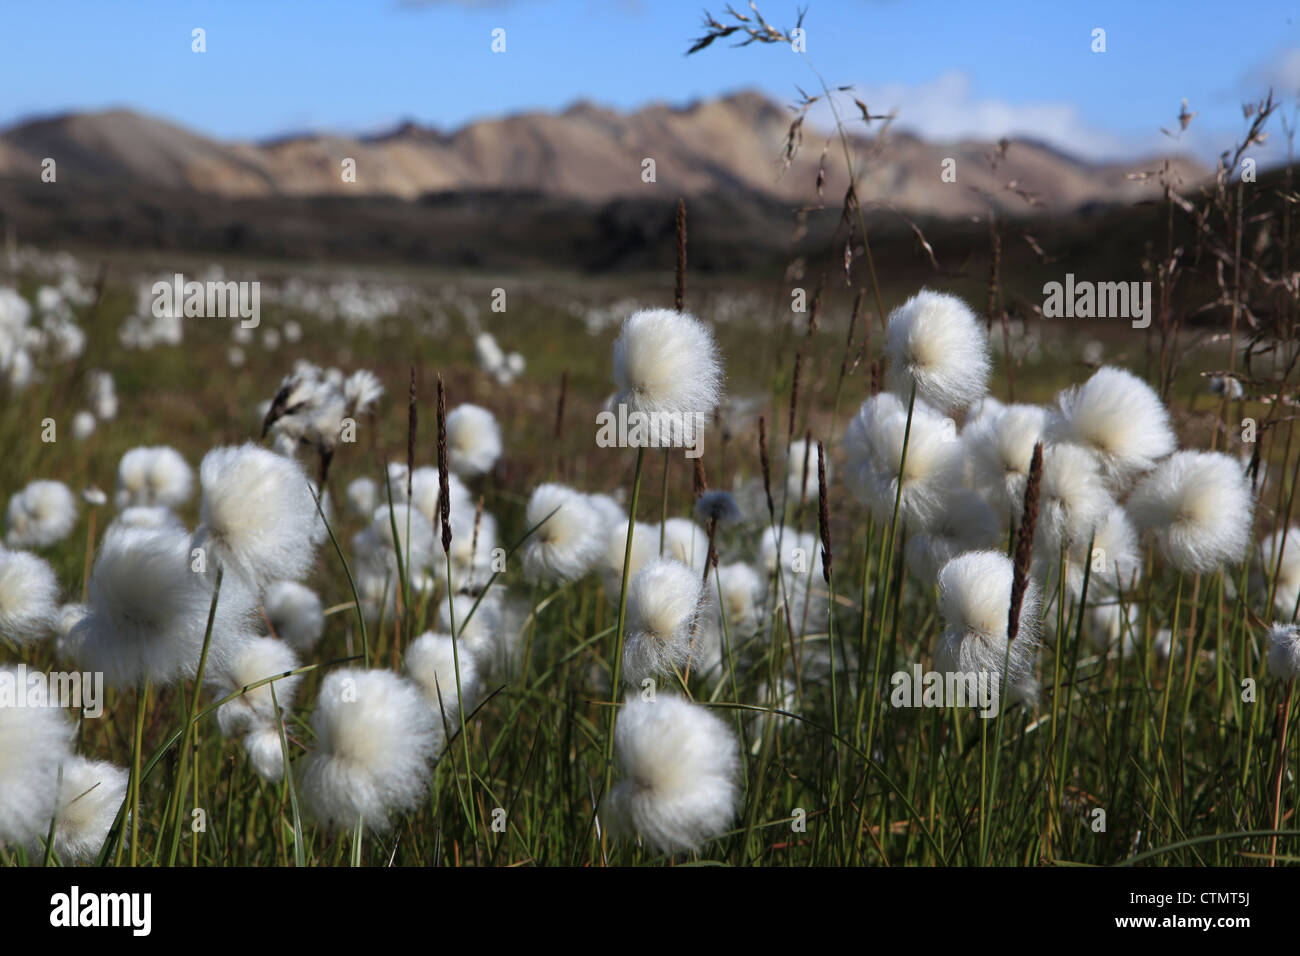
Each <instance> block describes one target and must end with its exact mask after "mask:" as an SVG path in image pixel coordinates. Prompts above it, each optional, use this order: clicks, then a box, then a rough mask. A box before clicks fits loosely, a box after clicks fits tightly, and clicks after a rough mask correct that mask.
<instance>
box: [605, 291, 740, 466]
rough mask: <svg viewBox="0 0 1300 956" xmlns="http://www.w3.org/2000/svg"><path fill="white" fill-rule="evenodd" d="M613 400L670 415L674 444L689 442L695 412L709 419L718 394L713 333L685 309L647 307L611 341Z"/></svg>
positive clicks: (630, 407) (719, 378) (631, 408)
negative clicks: (614, 395)
mask: <svg viewBox="0 0 1300 956" xmlns="http://www.w3.org/2000/svg"><path fill="white" fill-rule="evenodd" d="M614 384H615V385H616V386H618V394H617V396H616V397H615V399H614V403H615V405H619V404H622V405H626V406H627V409H628V411H629V412H639V413H645V414H647V415H660V414H666V415H668V416H671V417H670V419H669V421H671V422H673V423H674V424H673V426H672V444H673V445H674V446H680V445H685V446H688V447H689V446H693V445H694V444H695V442H696V441H697V439H698V437H699V436H697V435H696V434H695V421H696V419H695V416H697V415H701V416H704V418H703V419H702V420H703V421H707V420H708V418H709V417H710V416H712V414H713V411H714V409H716V408H717V406H718V403H719V402H720V401H721V399H722V359H721V356H720V355H719V353H718V347H717V344H716V342H715V341H714V339H713V333H712V332H711V331H710V330H709V328H708V326H706V325H705V324H704V323H703V322H701V321H700V320H699V319H697V318H695V317H694V316H693V315H690V314H688V313H685V312H673V311H671V310H669V309H646V310H643V311H640V312H635V313H633V314H632V315H631V316H629V317H628V319H627V321H626V322H624V323H623V329H622V331H621V332H620V333H619V336H618V338H617V339H616V340H615V342H614Z"/></svg>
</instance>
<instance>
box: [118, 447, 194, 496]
mask: <svg viewBox="0 0 1300 956" xmlns="http://www.w3.org/2000/svg"><path fill="white" fill-rule="evenodd" d="M193 491H194V472H193V470H192V469H191V468H190V466H189V465H188V464H187V463H186V461H185V459H184V458H182V457H181V454H180V452H178V451H176V449H174V448H169V447H167V446H166V445H160V446H157V447H147V446H146V447H140V448H132V449H131V450H130V451H128V452H127V453H126V454H125V455H123V456H122V460H121V461H120V462H119V463H118V466H117V490H116V492H115V493H114V504H115V505H116V506H117V508H118V509H122V508H127V507H130V506H131V505H149V506H161V507H164V508H179V507H180V506H181V505H183V504H185V502H187V501H189V500H190V495H191V494H192V493H193Z"/></svg>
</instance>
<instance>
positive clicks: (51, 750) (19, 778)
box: [0, 668, 75, 847]
mask: <svg viewBox="0 0 1300 956" xmlns="http://www.w3.org/2000/svg"><path fill="white" fill-rule="evenodd" d="M0 670H3V671H8V672H9V673H8V674H7V675H6V676H5V678H4V679H5V680H6V681H7V682H10V683H12V684H13V685H14V686H16V687H21V686H22V684H21V682H20V678H19V671H18V670H17V669H16V668H0ZM74 732H75V731H74V728H73V725H72V724H71V723H69V722H68V721H67V720H66V719H64V716H63V711H62V710H60V709H59V708H57V707H0V781H3V783H4V785H3V786H0V846H5V847H18V846H33V845H35V844H36V842H37V840H38V839H40V838H42V837H44V836H45V834H46V833H48V832H49V828H50V819H51V817H52V816H53V814H54V807H55V800H56V799H57V797H58V787H59V765H60V764H61V763H65V762H66V761H68V760H69V759H70V758H71V752H70V749H69V748H70V745H71V742H72V738H73V734H74Z"/></svg>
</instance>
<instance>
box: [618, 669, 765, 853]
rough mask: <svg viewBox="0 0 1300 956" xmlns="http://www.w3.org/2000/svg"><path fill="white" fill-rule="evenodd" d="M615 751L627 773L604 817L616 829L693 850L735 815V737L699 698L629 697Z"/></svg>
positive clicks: (667, 847)
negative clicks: (694, 699) (696, 700)
mask: <svg viewBox="0 0 1300 956" xmlns="http://www.w3.org/2000/svg"><path fill="white" fill-rule="evenodd" d="M614 751H615V756H616V759H617V761H618V764H619V766H620V767H621V768H622V771H623V774H624V776H623V779H621V780H619V782H618V783H616V784H615V785H614V787H613V789H612V790H611V791H610V793H609V796H608V798H607V799H606V801H605V804H604V806H603V807H602V808H601V809H602V812H601V817H602V819H603V820H604V821H605V823H606V824H607V825H608V827H609V829H610V831H611V832H612V833H614V834H615V835H636V836H638V837H640V838H641V839H642V840H645V841H646V842H647V843H649V844H650V845H651V846H653V847H655V848H656V849H657V850H659V851H661V852H665V853H672V852H679V851H686V850H694V849H697V848H699V847H700V846H701V845H702V844H703V843H704V842H705V841H707V840H710V839H712V838H714V837H716V836H719V835H720V834H722V833H723V832H725V831H726V829H727V826H728V825H729V824H730V823H731V821H732V819H733V818H734V817H735V814H736V805H737V798H738V794H737V787H736V774H737V770H738V767H739V748H738V747H737V745H736V738H735V736H734V735H733V734H732V731H731V728H730V727H728V726H727V724H726V723H725V722H724V721H722V720H721V719H720V718H718V717H717V716H715V715H714V714H711V713H709V711H708V710H706V709H705V708H703V707H701V706H699V705H698V704H693V703H689V702H687V701H685V700H682V699H681V698H679V697H671V696H667V695H663V694H661V695H659V696H658V697H653V698H650V699H649V700H644V699H641V698H640V697H636V698H631V699H629V700H628V701H627V703H625V704H624V705H623V709H622V710H621V711H620V712H619V715H618V718H617V721H616V723H615V726H614Z"/></svg>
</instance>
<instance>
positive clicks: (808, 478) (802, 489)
mask: <svg viewBox="0 0 1300 956" xmlns="http://www.w3.org/2000/svg"><path fill="white" fill-rule="evenodd" d="M785 465H786V483H785V487H786V494H787V495H789V497H790V501H791V502H793V503H795V504H797V503H799V502H801V501H816V500H817V443H816V442H809V441H806V440H804V439H799V440H798V441H793V442H791V443H790V447H789V448H787V449H786V454H785ZM830 480H831V463H830V462H829V461H828V462H826V481H827V483H829V482H830Z"/></svg>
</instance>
